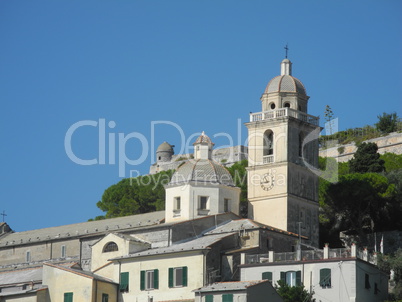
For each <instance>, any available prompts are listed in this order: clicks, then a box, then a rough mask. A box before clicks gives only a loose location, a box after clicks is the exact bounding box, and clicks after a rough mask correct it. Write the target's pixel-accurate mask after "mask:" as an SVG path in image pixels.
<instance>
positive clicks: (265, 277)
mask: <svg viewBox="0 0 402 302" xmlns="http://www.w3.org/2000/svg"><path fill="white" fill-rule="evenodd" d="M261 279H262V280H269V281H272V272H263V273H262V276H261Z"/></svg>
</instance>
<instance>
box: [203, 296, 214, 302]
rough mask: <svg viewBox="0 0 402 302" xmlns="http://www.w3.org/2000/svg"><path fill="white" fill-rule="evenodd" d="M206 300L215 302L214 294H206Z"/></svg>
mask: <svg viewBox="0 0 402 302" xmlns="http://www.w3.org/2000/svg"><path fill="white" fill-rule="evenodd" d="M205 302H214V296H212V295H206V296H205Z"/></svg>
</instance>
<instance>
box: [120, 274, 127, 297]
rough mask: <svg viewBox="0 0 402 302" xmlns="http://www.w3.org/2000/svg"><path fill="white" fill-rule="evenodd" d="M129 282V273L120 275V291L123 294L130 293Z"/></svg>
mask: <svg viewBox="0 0 402 302" xmlns="http://www.w3.org/2000/svg"><path fill="white" fill-rule="evenodd" d="M128 280H129V274H128V272H124V273H120V287H119V289H120V291H121V292H128Z"/></svg>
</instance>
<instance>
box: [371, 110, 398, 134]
mask: <svg viewBox="0 0 402 302" xmlns="http://www.w3.org/2000/svg"><path fill="white" fill-rule="evenodd" d="M377 117H378V123H376V124H375V126H376V128H377V130H378V131H380V132H381V133H391V132H394V131H396V130H397V126H398V115H397V114H396V112H394V113H385V112H384V113H383V114H382V115H379V116H377Z"/></svg>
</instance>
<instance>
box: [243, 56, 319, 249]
mask: <svg viewBox="0 0 402 302" xmlns="http://www.w3.org/2000/svg"><path fill="white" fill-rule="evenodd" d="M280 70H281V75H279V76H277V77H274V78H273V79H272V80H271V81H270V82H269V83H268V85H267V87H266V88H265V91H264V93H263V94H262V96H261V103H262V111H261V112H258V113H250V122H248V123H246V126H247V128H248V148H249V150H248V151H249V152H248V159H249V166H248V168H247V171H248V200H249V217H250V218H252V219H254V220H256V221H258V222H261V223H264V224H266V225H269V226H273V227H276V228H279V229H282V230H286V231H289V232H293V233H297V234H298V233H299V229H300V231H301V232H300V233H301V235H303V236H306V237H308V238H309V241H310V243H311V244H312V245H315V246H318V239H319V238H318V236H319V233H318V228H319V222H318V176H317V175H316V174H314V173H313V171H311V169H310V168H311V166H313V167H317V166H318V140H317V139H318V133H319V132H320V126H319V118H318V117H315V116H312V115H309V114H307V103H308V99H309V97H308V96H307V94H306V89H305V87H304V85H303V84H302V82H301V81H299V80H298V79H297V78H295V77H293V76H292V63H291V61H290V60H288V59H287V58H286V59H284V60H283V61H282V62H281V68H280ZM314 135H315V137H314ZM309 167H310V168H309Z"/></svg>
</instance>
